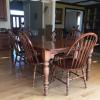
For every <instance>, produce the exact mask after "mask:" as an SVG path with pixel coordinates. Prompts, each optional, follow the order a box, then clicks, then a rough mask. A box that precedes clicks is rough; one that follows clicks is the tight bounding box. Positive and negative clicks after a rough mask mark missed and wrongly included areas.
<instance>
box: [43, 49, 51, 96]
mask: <svg viewBox="0 0 100 100" xmlns="http://www.w3.org/2000/svg"><path fill="white" fill-rule="evenodd" d="M49 59H50V51H48V50H44V62H45V64H44V95H45V96H46V95H48V87H49Z"/></svg>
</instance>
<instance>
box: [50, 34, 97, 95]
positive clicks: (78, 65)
mask: <svg viewBox="0 0 100 100" xmlns="http://www.w3.org/2000/svg"><path fill="white" fill-rule="evenodd" d="M96 42H97V35H96V34H95V33H86V34H83V35H81V36H80V37H79V38H78V39H77V40H76V41H75V42H74V43H73V44H72V46H71V47H70V48H69V49H68V50H65V51H63V52H62V53H58V54H56V55H55V57H54V59H53V61H52V62H51V64H52V65H53V66H54V67H55V71H54V72H55V73H57V70H56V68H57V69H58V68H59V69H62V70H63V71H64V72H65V73H66V78H60V77H59V76H57V75H58V74H59V73H58V74H55V73H53V78H56V79H58V80H60V81H61V82H63V83H64V84H66V94H67V95H68V89H69V81H70V80H73V79H77V78H81V79H83V81H84V85H85V88H86V87H87V86H86V72H85V70H86V63H87V59H88V57H89V54H90V52H91V50H93V48H94V46H95V45H96ZM80 72H81V73H80ZM64 75H65V74H64ZM65 80H66V81H65Z"/></svg>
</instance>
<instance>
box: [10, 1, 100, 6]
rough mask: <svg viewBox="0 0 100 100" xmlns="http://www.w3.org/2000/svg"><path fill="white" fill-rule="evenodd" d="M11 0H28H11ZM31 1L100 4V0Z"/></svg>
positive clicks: (85, 4) (86, 4)
mask: <svg viewBox="0 0 100 100" xmlns="http://www.w3.org/2000/svg"><path fill="white" fill-rule="evenodd" d="M10 1H28V0H10ZM29 1H42V2H50V1H60V2H64V3H69V4H76V5H83V6H88V5H96V4H100V0H29Z"/></svg>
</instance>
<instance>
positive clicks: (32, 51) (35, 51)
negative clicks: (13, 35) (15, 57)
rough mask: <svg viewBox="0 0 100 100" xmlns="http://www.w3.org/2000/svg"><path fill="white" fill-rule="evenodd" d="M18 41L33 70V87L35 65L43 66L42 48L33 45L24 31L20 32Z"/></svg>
mask: <svg viewBox="0 0 100 100" xmlns="http://www.w3.org/2000/svg"><path fill="white" fill-rule="evenodd" d="M19 37H20V41H21V43H22V46H23V48H24V51H25V57H26V60H27V62H28V63H29V65H30V66H31V67H32V71H33V87H34V80H35V74H36V67H38V66H43V59H42V55H41V52H42V49H41V48H35V47H33V44H32V42H31V40H30V39H29V37H28V36H27V35H26V33H25V32H21V33H20V35H19Z"/></svg>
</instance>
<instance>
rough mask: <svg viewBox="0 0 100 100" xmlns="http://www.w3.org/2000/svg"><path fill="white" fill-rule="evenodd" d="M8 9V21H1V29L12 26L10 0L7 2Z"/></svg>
mask: <svg viewBox="0 0 100 100" xmlns="http://www.w3.org/2000/svg"><path fill="white" fill-rule="evenodd" d="M6 8H7V21H0V28H7V29H9V28H11V26H10V9H9V0H6Z"/></svg>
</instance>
